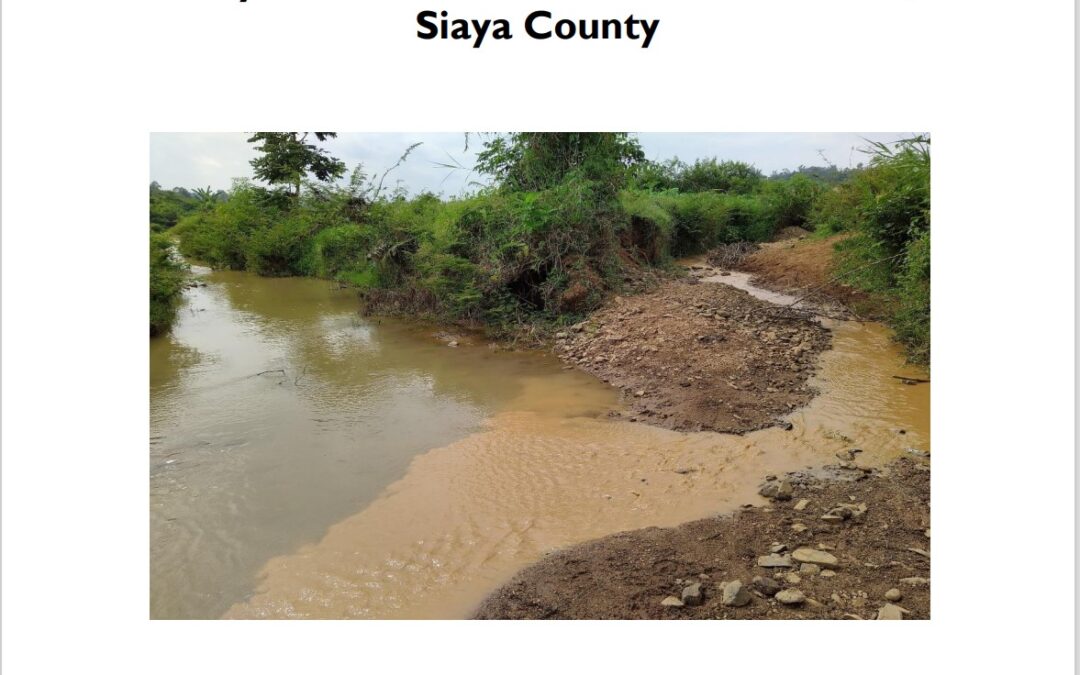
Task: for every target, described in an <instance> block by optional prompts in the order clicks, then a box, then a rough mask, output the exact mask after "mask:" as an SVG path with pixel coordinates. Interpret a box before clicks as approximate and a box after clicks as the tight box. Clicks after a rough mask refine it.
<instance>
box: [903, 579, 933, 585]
mask: <svg viewBox="0 0 1080 675" xmlns="http://www.w3.org/2000/svg"><path fill="white" fill-rule="evenodd" d="M900 583H902V584H907V585H908V586H929V585H930V580H929V579H926V578H924V577H904V578H903V579H901V580H900Z"/></svg>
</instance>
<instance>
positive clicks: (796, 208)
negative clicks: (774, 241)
mask: <svg viewBox="0 0 1080 675" xmlns="http://www.w3.org/2000/svg"><path fill="white" fill-rule="evenodd" d="M824 191H825V186H824V184H823V183H821V182H820V181H817V180H814V179H813V178H810V177H809V176H807V175H805V174H801V173H797V174H795V175H793V176H792V177H791V178H786V179H782V180H770V181H768V182H766V183H765V186H764V193H765V197H766V199H768V200H769V203H770V205H771V208H772V209H773V218H774V219H775V226H776V227H777V228H782V227H805V226H806V224H807V222H808V221H809V220H810V213H811V211H812V210H813V208H814V204H815V203H816V202H817V200H818V198H819V197H820V196H821V195H822V193H823V192H824Z"/></svg>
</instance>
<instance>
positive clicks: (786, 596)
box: [776, 588, 806, 605]
mask: <svg viewBox="0 0 1080 675" xmlns="http://www.w3.org/2000/svg"><path fill="white" fill-rule="evenodd" d="M776 599H777V600H778V601H779V602H780V603H781V604H784V605H801V604H803V603H804V602H806V596H805V595H803V594H802V591H798V590H795V589H794V588H785V589H784V590H782V591H780V592H779V593H777V594H776Z"/></svg>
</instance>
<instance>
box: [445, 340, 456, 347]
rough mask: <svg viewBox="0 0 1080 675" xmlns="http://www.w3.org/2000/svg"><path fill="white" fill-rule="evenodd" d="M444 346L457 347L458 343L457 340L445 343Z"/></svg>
mask: <svg viewBox="0 0 1080 675" xmlns="http://www.w3.org/2000/svg"><path fill="white" fill-rule="evenodd" d="M446 346H447V347H457V346H458V341H457V340H451V341H450V342H447V343H446Z"/></svg>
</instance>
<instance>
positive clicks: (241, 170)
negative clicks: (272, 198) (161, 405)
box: [150, 132, 912, 196]
mask: <svg viewBox="0 0 1080 675" xmlns="http://www.w3.org/2000/svg"><path fill="white" fill-rule="evenodd" d="M636 135H637V137H638V139H639V140H640V141H641V146H642V148H643V149H644V150H645V154H646V156H647V157H648V158H649V159H655V160H665V159H670V158H672V157H678V158H679V159H682V160H684V161H687V162H692V161H693V160H695V159H699V158H707V157H717V158H718V159H736V160H741V161H744V162H749V163H750V164H753V165H754V166H756V167H757V168H758V169H760V170H761V171H763V172H765V173H766V174H769V173H772V172H773V171H781V170H784V169H794V168H797V167H798V166H799V165H801V164H804V165H807V166H811V165H822V164H824V163H825V162H824V161H823V160H822V157H821V155H822V154H824V156H825V157H827V158H828V160H829V161H830V162H832V163H833V164H836V165H837V166H839V167H842V168H846V167H848V166H854V165H856V164H858V163H859V162H861V161H863V160H864V157H865V156H864V155H863V154H862V153H860V152H858V151H857V150H856V149H857V148H860V147H864V146H865V145H866V142H865V141H864V140H863V139H871V140H875V141H886V142H887V141H891V140H895V139H897V138H903V137H907V136H910V135H912V134H911V133H910V132H903V133H681V132H679V133H674V132H673V133H641V134H636ZM249 137H250V134H249V133H153V134H150V180H152V181H157V182H158V183H160V184H161V185H162V187H166V188H172V187H186V188H195V187H206V186H207V185H209V186H210V187H211V188H213V189H215V190H217V189H228V187H229V185H230V184H231V182H232V179H233V178H240V177H244V178H250V177H251V165H250V164H249V163H248V162H249V161H250V160H251V158H252V157H254V155H255V151H254V149H253V145H254V144H251V143H248V142H247V139H248V138H249ZM417 142H420V143H423V145H421V146H420V147H418V148H417V149H416V150H415V151H413V153H412V154H411V155H410V156H409V159H408V160H407V161H406V162H405V163H404V164H402V165H401V166H400V167H398V168H397V169H396V170H394V171H393V172H392V173H391V174H390V175H389V177H388V178H387V182H386V184H387V185H390V186H393V185H394V184H396V182H397V181H400V183H401V184H402V185H404V186H405V187H406V188H407V189H408V191H409V193H410V194H416V193H418V192H421V191H423V190H430V191H432V192H436V193H440V192H441V193H443V194H445V195H448V196H449V195H457V194H460V193H462V192H463V191H466V190H469V189H471V188H470V187H469V182H470V181H476V180H482V177H479V176H477V175H476V174H471V175H470V172H469V171H468V170H467V169H465V170H457V171H451V170H448V169H446V168H445V167H443V166H440V164H460V165H462V166H464V167H471V166H472V165H473V162H474V161H475V158H476V151H477V150H478V149H479V148H480V146H481V144H482V142H483V141H482V139H481V138H479V137H478V136H477V135H475V134H473V135H472V136H470V139H469V148H468V150H466V149H465V134H464V133H379V134H368V133H340V134H339V135H338V137H337V138H335V139H332V140H329V141H327V142H326V143H323V144H322V145H323V146H324V147H326V148H327V149H328V150H329V151H330V153H331V154H332V155H334V156H335V157H338V158H340V159H341V160H343V161H344V162H345V163H346V165H348V167H349V170H350V171H351V170H352V168H353V167H354V166H355V165H356V164H357V163H363V165H364V168H365V170H366V171H367V172H368V173H369V174H370V173H382V172H383V171H385V170H386V169H388V168H389V167H391V166H393V165H394V163H395V162H397V160H398V158H399V157H401V154H402V153H403V152H404V151H405V149H406V148H408V147H409V145H411V144H413V143H417Z"/></svg>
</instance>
